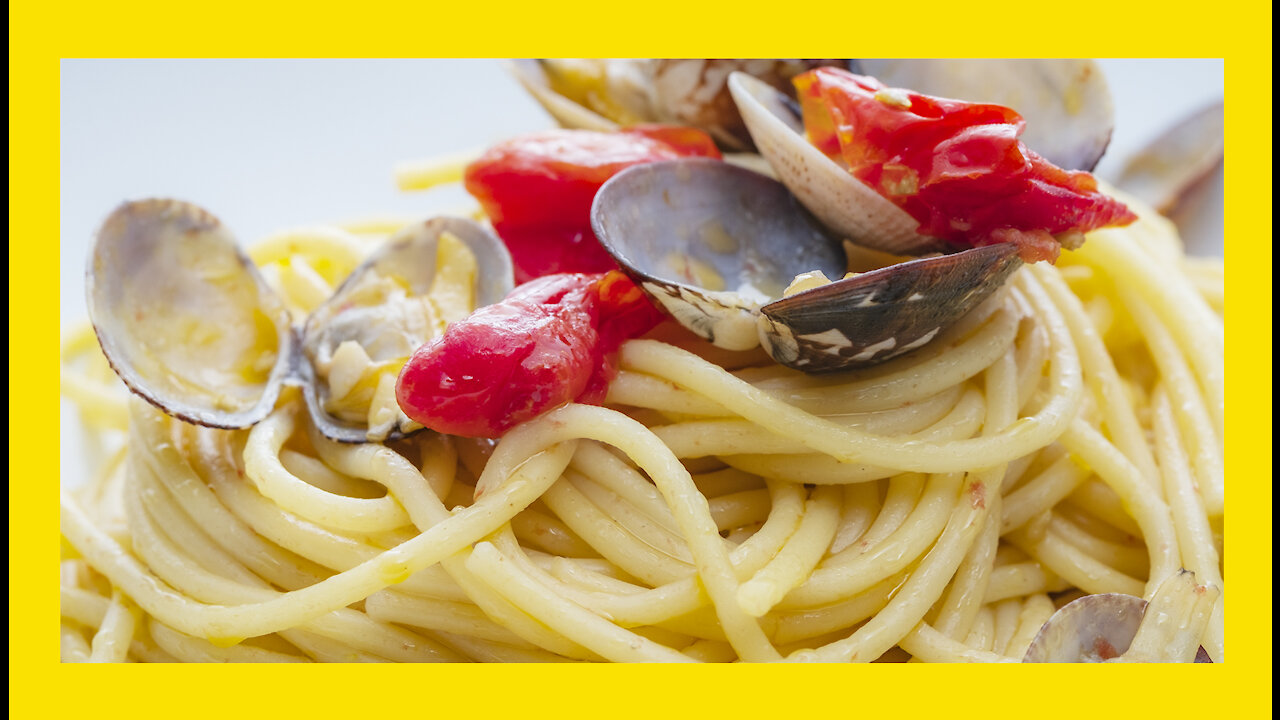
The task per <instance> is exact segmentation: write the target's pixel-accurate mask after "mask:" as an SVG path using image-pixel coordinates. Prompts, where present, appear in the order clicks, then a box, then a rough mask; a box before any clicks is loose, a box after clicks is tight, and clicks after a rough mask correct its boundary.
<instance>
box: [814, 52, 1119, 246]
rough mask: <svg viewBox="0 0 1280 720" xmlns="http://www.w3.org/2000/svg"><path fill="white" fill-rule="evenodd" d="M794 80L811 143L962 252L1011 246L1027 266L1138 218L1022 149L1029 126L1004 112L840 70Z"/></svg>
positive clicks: (1086, 178) (1091, 185)
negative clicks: (1001, 244) (1063, 242)
mask: <svg viewBox="0 0 1280 720" xmlns="http://www.w3.org/2000/svg"><path fill="white" fill-rule="evenodd" d="M794 82H795V85H796V89H797V91H798V94H799V97H800V102H801V107H802V110H803V113H804V121H805V129H806V131H807V132H808V134H809V137H810V140H811V141H812V142H813V144H814V145H815V146H816V147H818V148H819V149H820V150H822V151H823V152H825V153H827V154H828V155H831V156H833V157H834V156H839V157H843V159H844V161H845V163H846V164H847V165H848V167H849V171H850V172H851V173H853V175H854V177H856V178H858V179H859V180H861V181H862V182H863V183H865V184H866V185H867V186H869V187H871V188H873V189H875V190H876V192H878V193H879V194H880V195H881V196H883V197H885V198H886V199H888V200H890V201H892V202H893V203H894V204H896V205H897V206H898V207H900V208H902V209H903V210H904V211H906V212H907V213H908V214H909V215H911V217H913V218H915V219H916V220H917V221H919V223H920V230H919V232H920V233H921V234H922V235H928V236H931V237H937V238H942V239H945V240H947V241H948V242H951V243H953V244H955V245H957V246H959V247H976V246H980V245H988V244H992V243H998V242H1006V241H1012V242H1015V243H1017V244H1018V245H1019V248H1020V250H1021V254H1022V255H1023V258H1024V259H1026V260H1028V261H1029V262H1030V261H1034V260H1041V259H1047V260H1053V259H1055V258H1057V255H1058V249H1059V242H1058V241H1056V240H1055V238H1057V239H1058V240H1063V239H1066V240H1068V242H1078V241H1079V240H1080V239H1081V236H1080V234H1081V233H1084V232H1088V231H1089V230H1094V229H1096V228H1100V227H1104V226H1108V225H1126V224H1128V223H1131V222H1133V221H1134V220H1136V219H1137V216H1136V215H1134V214H1133V212H1131V211H1130V210H1129V209H1128V208H1127V207H1125V206H1124V204H1122V203H1121V202H1119V201H1117V200H1115V199H1114V198H1111V197H1108V196H1106V195H1103V194H1102V193H1100V192H1098V183H1097V180H1095V179H1094V177H1093V176H1092V175H1090V174H1089V173H1087V172H1079V171H1069V170H1063V169H1061V168H1059V167H1057V166H1055V165H1053V164H1052V163H1050V162H1049V161H1048V160H1045V159H1044V158H1042V157H1040V156H1039V155H1037V154H1036V153H1034V152H1032V151H1031V150H1030V149H1028V148H1027V147H1026V146H1025V145H1023V144H1022V142H1021V141H1019V140H1018V136H1019V135H1020V134H1022V131H1023V129H1024V127H1025V126H1026V121H1025V120H1023V119H1022V116H1021V115H1019V114H1018V113H1017V112H1015V111H1013V110H1011V109H1009V108H1006V107H1001V106H999V105H987V104H980V103H970V102H964V101H961V100H948V99H943V98H935V97H930V96H928V95H921V94H919V93H915V92H911V91H909V90H899V89H890V88H887V87H885V86H884V85H883V84H881V83H880V82H879V81H878V80H876V79H875V78H870V77H863V76H860V75H854V74H853V73H850V72H848V71H846V70H840V69H836V68H820V69H817V70H812V71H810V72H807V73H805V74H803V75H800V76H797V77H796V78H795V81H794Z"/></svg>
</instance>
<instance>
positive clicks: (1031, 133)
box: [859, 58, 1115, 170]
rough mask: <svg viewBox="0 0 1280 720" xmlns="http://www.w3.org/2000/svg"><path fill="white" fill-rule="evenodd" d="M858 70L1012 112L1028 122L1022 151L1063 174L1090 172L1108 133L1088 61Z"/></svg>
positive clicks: (1108, 106)
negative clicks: (1037, 156)
mask: <svg viewBox="0 0 1280 720" xmlns="http://www.w3.org/2000/svg"><path fill="white" fill-rule="evenodd" d="M859 67H860V69H861V71H862V72H863V74H865V75H871V76H873V77H875V78H876V79H877V80H879V81H880V82H882V83H884V84H886V85H888V86H890V87H901V88H910V89H911V90H914V91H916V92H918V93H923V94H925V95H934V96H937V97H948V98H956V99H959V100H967V101H969V102H982V103H993V104H996V105H1003V106H1005V107H1009V108H1013V109H1014V110H1017V111H1018V113H1019V114H1020V115H1022V117H1023V118H1025V119H1026V121H1027V127H1026V130H1025V131H1024V132H1023V133H1022V137H1021V140H1022V141H1023V142H1024V143H1026V145H1027V147H1029V148H1031V149H1032V150H1034V151H1035V152H1037V153H1039V154H1040V155H1042V156H1044V157H1045V158H1046V159H1047V160H1049V162H1052V163H1053V164H1054V165H1057V166H1058V167H1061V168H1065V169H1068V170H1092V169H1093V168H1094V167H1095V166H1096V165H1097V164H1098V160H1099V159H1100V158H1101V157H1102V154H1103V152H1104V151H1105V150H1106V149H1107V145H1108V144H1109V143H1110V142H1111V132H1112V129H1113V128H1114V127H1115V105H1114V103H1113V102H1112V100H1111V91H1110V89H1109V88H1108V87H1107V82H1106V77H1105V75H1104V73H1103V72H1102V68H1101V67H1100V66H1099V65H1098V63H1097V62H1096V61H1094V60H1086V59H1069V60H1060V59H1032V60H1014V59H1001V60H982V59H972V58H970V59H945V60H936V59H929V60H919V59H910V60H907V59H896V60H870V59H863V60H860V61H859Z"/></svg>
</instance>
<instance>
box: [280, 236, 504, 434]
mask: <svg viewBox="0 0 1280 720" xmlns="http://www.w3.org/2000/svg"><path fill="white" fill-rule="evenodd" d="M445 234H448V235H449V236H451V237H453V238H454V239H456V240H459V241H461V242H462V244H464V245H465V246H466V247H467V249H468V250H470V251H471V254H472V255H473V256H474V257H475V258H476V273H475V278H474V297H473V298H472V302H469V303H466V304H467V305H468V306H475V307H479V306H482V305H491V304H493V303H496V302H498V301H499V300H501V299H502V298H503V297H505V296H506V294H507V293H508V292H510V291H511V289H512V287H513V286H514V284H513V280H512V276H513V272H512V266H511V257H510V255H509V254H508V253H507V251H506V248H505V246H504V245H503V244H502V241H501V240H499V239H498V238H497V237H495V236H494V235H493V233H491V232H489V231H488V230H487V229H485V228H484V226H482V225H480V224H479V223H477V222H474V221H472V220H467V219H464V218H455V217H438V218H433V219H431V220H427V221H425V222H421V223H415V224H413V225H410V226H408V227H406V228H404V229H403V230H401V231H400V232H398V233H396V235H394V236H393V237H391V238H390V239H389V240H387V242H386V243H385V244H383V245H382V247H380V248H379V249H378V250H377V251H375V252H374V253H373V254H372V255H370V256H369V257H368V258H367V259H366V260H365V261H364V262H363V263H361V264H360V266H359V267H357V268H356V269H355V270H354V271H352V273H351V275H349V276H348V277H347V278H346V279H345V280H344V281H343V282H342V284H340V285H339V286H338V287H337V289H335V290H334V293H333V296H332V297H331V298H329V300H328V301H326V302H325V303H324V304H322V305H320V306H319V307H317V308H316V309H315V310H314V311H313V312H312V313H311V315H310V316H309V317H308V318H307V322H306V325H305V327H304V329H303V333H302V337H303V341H302V349H303V353H304V355H305V357H306V360H307V362H306V363H304V365H305V366H306V367H307V368H308V369H309V370H310V371H311V376H310V378H309V380H308V382H306V383H304V384H303V393H304V396H305V398H306V401H307V407H308V408H309V410H310V412H311V415H312V417H313V418H314V419H315V422H316V425H317V427H319V428H320V431H321V432H322V433H324V435H325V436H326V437H329V438H331V439H334V440H338V441H342V442H366V441H368V440H396V439H399V438H400V437H403V436H404V434H406V433H407V432H411V431H412V430H411V429H410V428H413V429H417V426H411V425H409V423H408V418H406V417H400V418H399V419H398V420H397V421H396V423H395V426H394V427H393V428H392V429H391V430H390V431H389V432H388V433H387V434H386V435H385V436H382V435H381V434H380V433H376V432H374V431H373V430H372V429H371V428H370V427H369V426H368V424H367V422H360V421H357V420H354V419H343V418H341V417H337V416H335V415H333V414H330V413H329V412H328V411H326V410H325V407H326V405H327V404H328V400H329V390H330V385H329V383H328V382H327V378H326V377H325V376H324V375H323V374H321V373H318V372H315V371H316V369H317V368H321V367H325V366H327V365H328V364H329V363H330V362H331V361H332V360H333V357H334V353H335V352H336V351H337V350H338V347H339V346H340V345H341V344H342V343H343V342H345V341H355V342H356V343H358V344H359V345H360V346H361V348H362V352H364V353H365V354H366V355H367V357H368V358H369V359H370V360H372V361H373V362H375V363H381V362H395V361H402V360H403V359H406V358H408V356H409V355H411V354H412V353H413V352H414V350H416V349H417V348H418V347H419V346H420V345H422V344H423V343H425V342H427V341H428V340H430V339H431V337H433V336H434V335H435V334H436V332H437V331H438V330H440V329H442V326H443V324H444V323H445V322H446V321H451V320H454V319H458V318H444V317H436V318H434V319H432V318H431V315H432V314H433V313H432V312H431V311H430V310H428V309H427V308H424V307H423V305H422V303H423V302H425V301H424V300H423V298H425V297H426V295H427V294H428V292H430V290H431V289H432V285H433V283H434V281H435V278H436V276H437V267H436V263H437V256H438V251H439V245H440V241H441V236H442V235H445ZM388 287H389V288H392V289H393V292H394V293H395V295H396V299H395V300H392V301H388V300H387V299H386V297H385V289H386V288H388ZM433 320H434V322H433ZM401 415H402V413H401ZM371 433H373V435H372V436H371Z"/></svg>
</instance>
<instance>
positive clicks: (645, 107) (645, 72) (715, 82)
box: [512, 58, 851, 151]
mask: <svg viewBox="0 0 1280 720" xmlns="http://www.w3.org/2000/svg"><path fill="white" fill-rule="evenodd" d="M850 62H851V61H849V60H835V59H831V60H800V59H796V60H787V59H761V58H756V59H736V60H735V59H694V58H686V59H665V60H656V59H653V60H651V59H596V60H587V59H578V60H575V59H560V60H517V61H515V62H514V63H513V64H512V72H513V74H514V75H515V77H516V79H517V80H518V81H519V82H520V84H521V85H523V86H524V88H525V90H526V91H528V92H529V94H530V95H532V96H533V97H534V99H536V100H537V101H538V102H539V103H540V104H541V105H542V106H543V108H545V109H546V110H547V112H548V113H550V114H551V116H552V117H554V118H555V119H556V121H557V122H558V123H560V124H561V125H563V126H564V127H567V128H577V129H582V130H598V131H610V130H617V129H618V128H619V127H620V126H624V125H635V124H638V123H646V122H662V123H675V124H680V125H690V126H693V127H696V128H700V129H702V130H704V131H706V132H707V133H708V134H710V135H711V136H712V137H713V138H715V140H716V142H717V143H718V144H719V145H720V146H721V147H722V148H724V149H726V150H730V151H740V150H750V149H751V148H752V140H751V135H750V133H748V132H747V129H746V127H745V126H744V125H743V123H742V118H741V117H740V116H739V114H738V110H737V107H736V106H735V104H734V102H733V98H732V97H731V96H730V95H729V92H728V89H727V86H726V83H727V81H728V78H729V74H730V73H732V72H745V73H748V74H750V75H752V76H754V77H757V78H759V79H760V80H761V81H762V82H765V83H767V84H768V85H770V86H771V87H774V88H776V89H778V90H780V91H786V92H790V80H791V78H792V77H794V76H796V75H798V74H800V73H802V72H804V71H806V70H809V69H811V68H814V67H818V66H821V65H841V66H845V67H847V66H848V65H849V63H850Z"/></svg>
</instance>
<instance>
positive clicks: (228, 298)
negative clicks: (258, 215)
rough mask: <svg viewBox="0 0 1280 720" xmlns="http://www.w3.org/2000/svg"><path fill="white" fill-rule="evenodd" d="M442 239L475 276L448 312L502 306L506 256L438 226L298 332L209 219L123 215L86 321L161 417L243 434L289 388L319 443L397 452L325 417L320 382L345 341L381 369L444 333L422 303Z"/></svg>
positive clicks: (375, 262)
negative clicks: (462, 253) (298, 394)
mask: <svg viewBox="0 0 1280 720" xmlns="http://www.w3.org/2000/svg"><path fill="white" fill-rule="evenodd" d="M445 233H448V234H449V235H450V236H452V238H454V239H456V240H457V241H460V242H461V243H462V244H463V245H465V246H466V247H467V249H468V250H470V252H471V254H472V255H473V256H474V258H475V264H476V268H475V273H474V278H473V279H472V280H469V281H468V286H469V287H473V288H474V292H473V297H471V298H468V299H466V300H464V301H460V302H455V303H454V304H455V306H457V307H459V308H462V307H465V309H461V310H457V311H456V312H459V313H465V312H467V311H469V309H470V307H471V306H472V305H473V304H481V305H483V304H491V303H494V302H497V301H498V300H500V299H502V297H503V296H505V295H506V293H507V292H508V291H510V289H511V288H512V286H513V281H512V269H511V258H510V256H509V254H508V253H507V251H506V247H505V246H504V245H502V242H501V241H500V240H498V239H497V238H496V237H494V236H493V234H492V233H490V232H489V231H488V230H487V229H485V228H484V227H483V226H482V225H480V224H478V223H476V222H474V221H471V220H466V219H462V218H436V219H433V220H428V221H426V222H424V223H419V224H416V225H412V226H410V227H408V228H406V229H404V230H403V231H401V232H400V233H398V234H397V235H396V236H395V237H394V238H392V239H391V240H389V241H388V242H387V243H386V244H385V245H383V246H382V247H380V248H379V249H378V250H376V251H375V252H374V253H373V254H372V255H370V257H369V258H368V259H367V260H365V262H363V263H362V264H361V265H360V267H358V268H357V269H356V270H355V271H354V272H353V273H352V275H351V276H350V277H348V278H347V279H346V280H345V281H344V282H343V283H342V284H341V285H340V286H339V287H338V289H337V291H335V293H334V296H333V297H332V298H330V299H329V300H328V301H327V302H325V303H324V304H322V305H321V306H320V307H319V308H317V309H316V310H315V311H314V312H313V313H312V314H311V316H310V317H309V318H308V319H307V322H306V324H305V325H304V327H303V328H301V329H299V328H294V327H293V326H292V325H291V321H290V317H289V312H288V309H287V308H286V306H285V304H284V302H283V301H282V300H281V299H280V298H279V297H278V296H276V295H275V293H274V292H273V291H272V290H271V288H270V287H269V286H268V285H267V284H266V282H265V281H264V280H263V278H262V276H261V274H260V273H259V272H258V270H257V268H256V266H254V264H253V262H252V261H251V260H250V259H249V258H248V257H247V256H246V255H245V254H244V252H243V251H241V250H240V248H239V246H238V245H237V244H236V241H235V239H234V238H233V237H232V235H231V233H230V232H228V231H227V229H226V228H225V227H224V226H223V225H222V223H221V222H220V221H219V220H218V219H217V218H216V217H214V216H213V215H212V214H210V213H209V212H207V211H205V210H203V209H201V208H199V207H197V206H195V205H192V204H190V203H185V202H181V201H177V200H141V201H137V202H129V203H125V204H124V205H122V206H120V207H119V208H117V209H116V210H115V211H114V212H113V213H112V214H111V215H110V216H109V217H108V218H107V220H106V221H105V222H104V223H103V225H102V228H101V229H100V230H99V232H98V235H97V238H96V241H95V244H94V249H93V254H92V257H91V259H90V264H89V269H88V273H87V283H88V293H87V294H88V297H89V316H90V319H91V320H92V322H93V325H94V329H95V331H96V332H97V335H98V340H99V342H100V344H101V345H102V349H103V352H104V353H105V354H106V356H107V359H108V360H109V361H110V363H111V365H112V367H113V368H114V369H115V371H116V373H117V374H118V375H119V376H120V378H121V379H122V380H123V381H124V382H125V384H126V385H128V387H129V388H130V389H131V390H133V391H134V392H135V393H137V394H138V395H140V396H142V397H143V398H145V399H146V400H148V401H149V402H151V403H152V404H154V405H156V406H157V407H159V408H160V409H162V410H164V411H165V412H167V413H169V414H170V415H173V416H175V417H178V418H181V419H183V420H186V421H188V422H192V423H196V424H200V425H207V426H210V427H218V428H226V429H232V428H244V427H249V426H251V425H253V424H255V423H257V422H258V421H259V420H261V419H263V418H264V417H266V416H267V414H268V413H270V412H271V410H272V408H273V407H274V406H275V402H276V399H277V398H278V396H279V393H280V390H281V388H282V387H283V386H284V385H286V384H293V385H299V386H302V388H303V392H304V395H305V397H306V400H307V406H308V408H309V410H310V412H311V415H312V419H313V421H314V422H315V424H316V426H317V427H318V428H319V429H320V431H321V432H322V433H324V434H325V435H326V436H328V437H330V438H332V439H335V440H340V441H344V442H367V441H371V440H394V439H397V438H399V437H402V436H403V435H404V434H405V433H406V432H408V431H409V428H408V427H406V426H405V425H399V424H397V425H396V426H394V427H391V428H390V431H389V432H377V433H375V432H374V431H373V429H372V428H370V427H368V424H367V423H361V422H358V421H351V420H349V419H343V418H339V417H335V416H334V415H331V414H330V413H329V412H327V411H326V410H325V402H324V400H325V398H326V397H327V393H328V390H329V384H328V380H329V378H328V377H327V376H326V374H325V373H324V372H320V371H319V370H318V368H322V367H323V364H322V363H323V361H324V360H325V359H327V358H331V357H332V355H333V352H334V351H335V350H336V349H337V347H338V346H339V345H341V344H342V343H343V341H344V340H354V341H355V342H356V343H357V344H358V345H359V346H360V347H361V348H362V349H361V352H364V353H366V355H371V356H372V357H373V358H376V359H377V360H379V361H386V360H393V359H395V358H398V357H406V358H407V356H408V355H409V354H411V353H412V352H413V351H414V350H415V349H416V348H417V347H418V345H420V344H421V343H422V342H425V341H426V340H428V339H430V337H432V336H434V334H435V331H436V330H439V329H441V328H439V327H433V326H431V325H432V324H431V322H429V321H428V318H430V317H431V315H430V312H429V311H428V309H427V308H425V307H424V306H423V305H422V303H424V302H425V301H424V300H423V299H422V298H423V296H425V295H426V294H427V293H428V291H430V290H431V289H432V286H433V279H434V277H435V275H436V271H437V267H436V263H437V251H438V245H439V243H440V242H441V237H442V235H444V234H445ZM375 286H380V287H381V288H386V287H390V288H392V289H393V292H392V293H391V295H393V296H394V301H391V300H388V302H385V303H379V302H378V299H379V298H385V297H388V296H387V295H386V294H379V289H380V288H379V287H375ZM415 303H417V304H416V305H415ZM436 319H437V320H439V318H436ZM450 319H456V318H450ZM441 323H443V321H440V323H436V324H437V325H438V324H441ZM304 348H305V350H304ZM406 420H407V419H406Z"/></svg>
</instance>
